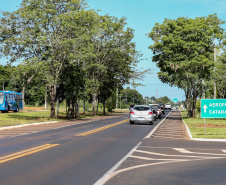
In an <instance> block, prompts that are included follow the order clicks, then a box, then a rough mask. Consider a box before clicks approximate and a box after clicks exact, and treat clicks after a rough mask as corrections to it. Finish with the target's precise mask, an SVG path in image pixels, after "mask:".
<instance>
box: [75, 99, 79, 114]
mask: <svg viewBox="0 0 226 185" xmlns="http://www.w3.org/2000/svg"><path fill="white" fill-rule="evenodd" d="M75 116H76V117H79V103H78V101H77V100H75Z"/></svg>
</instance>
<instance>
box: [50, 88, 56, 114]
mask: <svg viewBox="0 0 226 185" xmlns="http://www.w3.org/2000/svg"><path fill="white" fill-rule="evenodd" d="M55 97H56V85H52V86H51V87H50V98H51V110H50V117H51V118H55Z"/></svg>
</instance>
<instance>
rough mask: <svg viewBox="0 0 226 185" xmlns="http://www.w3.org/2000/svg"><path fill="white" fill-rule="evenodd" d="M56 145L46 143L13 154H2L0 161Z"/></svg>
mask: <svg viewBox="0 0 226 185" xmlns="http://www.w3.org/2000/svg"><path fill="white" fill-rule="evenodd" d="M57 145H59V144H46V145H42V146H38V147H34V148H30V149H28V150H23V151H20V152H17V153H13V154H10V155H7V156H4V157H0V163H4V162H7V161H11V160H13V159H17V158H20V157H24V156H26V155H30V154H33V153H36V152H39V151H42V150H45V149H48V148H52V147H54V146H57Z"/></svg>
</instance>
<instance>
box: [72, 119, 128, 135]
mask: <svg viewBox="0 0 226 185" xmlns="http://www.w3.org/2000/svg"><path fill="white" fill-rule="evenodd" d="M128 121H129V119H126V120H124V121H120V122H117V123H114V124H110V125H107V126H104V127H100V128H97V129H94V130H90V131H88V132H84V133H81V134H78V135H76V136H87V135H90V134H93V133H96V132H99V131H102V130H105V129H108V128H111V127H114V126H116V125H120V124H123V123H126V122H128Z"/></svg>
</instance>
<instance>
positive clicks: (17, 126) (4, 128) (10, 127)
mask: <svg viewBox="0 0 226 185" xmlns="http://www.w3.org/2000/svg"><path fill="white" fill-rule="evenodd" d="M58 122H61V121H50V122H40V123H30V124H23V125H15V126H8V127H2V128H0V130H7V129H12V128H20V127H27V126H34V125H42V124H46V123H58Z"/></svg>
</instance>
